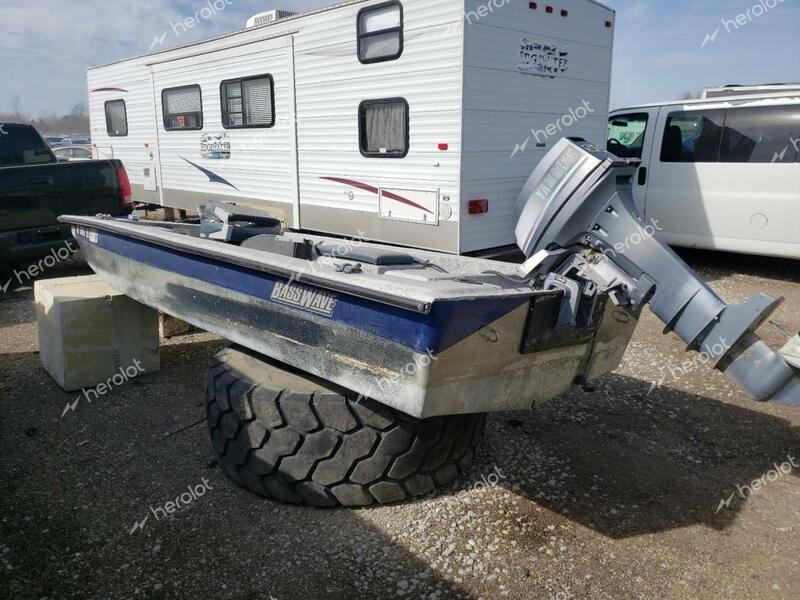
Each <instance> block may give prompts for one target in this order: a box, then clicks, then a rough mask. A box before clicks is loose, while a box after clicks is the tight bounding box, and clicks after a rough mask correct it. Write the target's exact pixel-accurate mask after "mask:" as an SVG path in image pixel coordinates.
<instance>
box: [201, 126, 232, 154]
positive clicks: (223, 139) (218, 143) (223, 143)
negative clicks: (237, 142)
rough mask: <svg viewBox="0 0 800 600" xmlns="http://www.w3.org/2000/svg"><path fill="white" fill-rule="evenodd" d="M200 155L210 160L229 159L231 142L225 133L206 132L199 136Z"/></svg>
mask: <svg viewBox="0 0 800 600" xmlns="http://www.w3.org/2000/svg"><path fill="white" fill-rule="evenodd" d="M200 156H201V157H202V158H206V159H210V160H220V159H229V158H230V157H231V142H230V140H229V139H228V134H227V133H216V134H215V133H206V134H203V137H202V138H200Z"/></svg>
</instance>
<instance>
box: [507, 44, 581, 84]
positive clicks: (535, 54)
mask: <svg viewBox="0 0 800 600" xmlns="http://www.w3.org/2000/svg"><path fill="white" fill-rule="evenodd" d="M519 58H520V63H519V65H518V68H519V70H520V71H522V72H523V73H529V74H531V75H541V76H542V77H551V78H555V77H556V76H557V75H563V74H564V73H566V72H567V69H568V67H569V52H566V51H562V50H559V49H558V46H556V45H555V44H543V43H541V42H531V41H530V40H528V39H523V40H522V43H521V44H520V46H519Z"/></svg>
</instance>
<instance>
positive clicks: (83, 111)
mask: <svg viewBox="0 0 800 600" xmlns="http://www.w3.org/2000/svg"><path fill="white" fill-rule="evenodd" d="M69 116H70V117H85V118H87V119H88V118H89V107H88V106H86V102H78V103H76V104H73V105H72V108H71V109H70V111H69Z"/></svg>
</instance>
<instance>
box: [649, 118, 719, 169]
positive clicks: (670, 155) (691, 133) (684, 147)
mask: <svg viewBox="0 0 800 600" xmlns="http://www.w3.org/2000/svg"><path fill="white" fill-rule="evenodd" d="M724 123H725V111H724V110H708V111H703V112H691V113H672V114H670V115H669V117H668V118H667V126H666V129H665V130H664V143H663V144H662V146H661V162H678V163H707V162H717V161H718V159H719V147H720V144H721V143H722V127H723V124H724Z"/></svg>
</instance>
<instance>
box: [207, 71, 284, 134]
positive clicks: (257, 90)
mask: <svg viewBox="0 0 800 600" xmlns="http://www.w3.org/2000/svg"><path fill="white" fill-rule="evenodd" d="M220 96H221V98H220V101H221V104H222V126H223V127H224V128H225V129H237V128H245V127H249V128H255V127H272V126H273V125H274V124H275V98H274V95H273V85H272V75H258V76H257V77H247V78H245V79H229V80H227V81H223V82H222V84H221V85H220Z"/></svg>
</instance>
